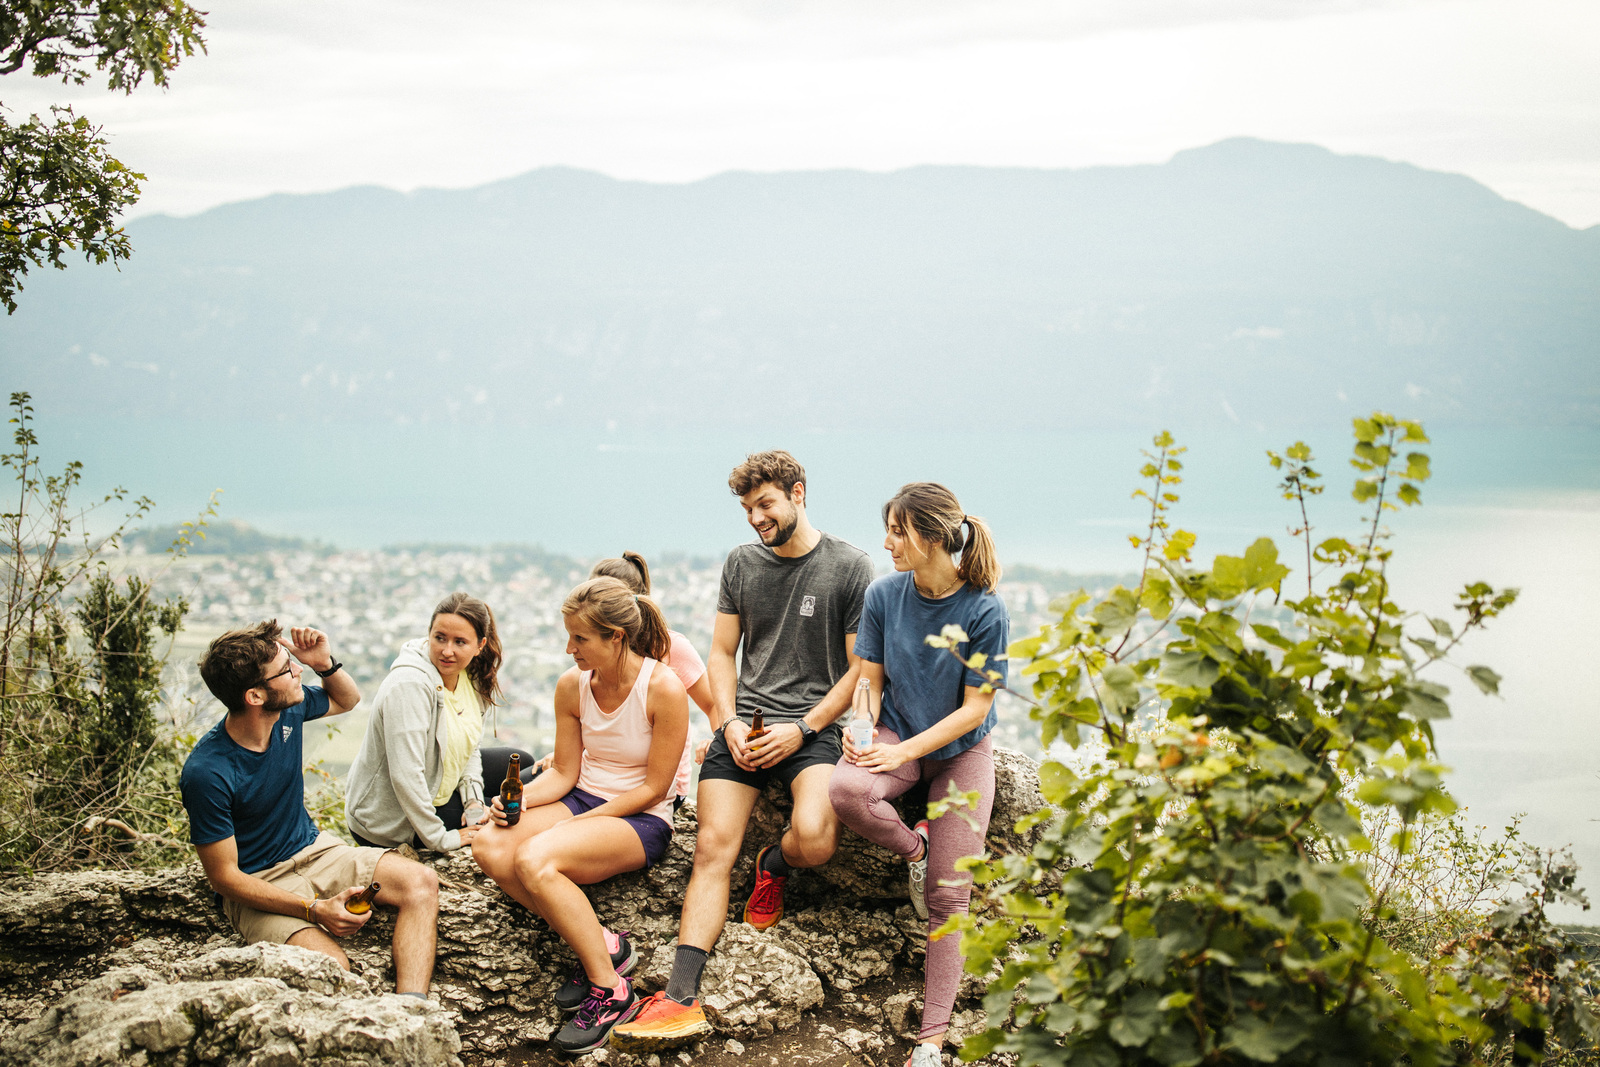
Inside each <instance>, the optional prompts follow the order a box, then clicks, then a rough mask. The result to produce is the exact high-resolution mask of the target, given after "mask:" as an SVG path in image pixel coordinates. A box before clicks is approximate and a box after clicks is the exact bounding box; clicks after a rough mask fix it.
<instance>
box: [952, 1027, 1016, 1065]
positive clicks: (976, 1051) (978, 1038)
mask: <svg viewBox="0 0 1600 1067" xmlns="http://www.w3.org/2000/svg"><path fill="white" fill-rule="evenodd" d="M1005 1038H1006V1032H1005V1031H1004V1030H1001V1029H998V1028H996V1027H990V1028H989V1029H987V1030H982V1031H979V1032H978V1033H976V1034H973V1035H971V1036H970V1037H968V1038H967V1039H966V1040H965V1041H963V1042H961V1062H963V1063H971V1062H972V1061H973V1060H981V1059H983V1057H985V1056H987V1055H989V1053H991V1052H993V1051H994V1050H995V1049H997V1048H999V1047H1000V1042H1002V1041H1004V1040H1005Z"/></svg>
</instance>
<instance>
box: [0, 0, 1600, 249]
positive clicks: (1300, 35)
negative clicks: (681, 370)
mask: <svg viewBox="0 0 1600 1067" xmlns="http://www.w3.org/2000/svg"><path fill="white" fill-rule="evenodd" d="M203 6H207V7H210V8H211V10H212V14H211V16H210V31H209V34H208V37H209V44H210V53H209V55H205V56H200V57H196V58H193V59H191V60H189V61H187V62H185V63H184V64H183V66H182V67H181V68H180V69H179V71H178V72H177V76H176V80H175V85H174V87H173V88H172V89H171V90H170V91H168V92H160V91H156V90H152V89H148V88H146V89H143V90H141V91H139V92H138V93H136V94H134V95H133V96H132V97H130V98H120V97H111V96H109V95H108V94H105V93H104V92H96V91H84V90H74V91H68V90H64V89H62V88H61V87H59V86H57V85H54V84H52V83H47V82H42V81H40V80H38V79H32V78H26V77H24V76H22V75H12V76H10V77H7V78H5V79H3V80H0V94H3V95H0V100H3V101H4V103H5V105H6V106H7V107H9V108H10V109H12V110H13V111H14V112H26V111H31V110H37V109H40V108H42V107H44V106H45V105H47V104H48V103H49V102H50V101H52V100H62V99H69V98H70V99H72V100H75V101H79V102H80V107H81V109H82V110H83V111H85V112H86V113H87V114H89V115H91V116H92V117H93V118H94V119H95V120H96V121H100V122H103V123H105V124H106V126H107V128H108V130H109V132H111V133H112V135H113V137H114V144H115V147H116V150H117V151H118V152H119V153H120V154H121V156H122V158H123V159H124V160H125V161H126V162H128V163H129V164H130V165H132V166H134V167H136V168H138V169H141V170H143V171H145V172H146V173H147V174H148V175H149V176H150V180H149V184H148V186H147V190H146V195H145V200H144V202H143V204H142V205H141V207H140V213H145V212H149V211H170V212H175V213H189V212H194V211H198V210H201V209H203V208H206V207H208V206H211V205H213V204H216V203H220V202H223V201H228V200H236V199H241V198H245V197H250V196H255V195H259V194H262V193H267V192H273V191H312V190H325V189H332V188H338V187H340V186H345V185H350V184H357V183H376V184H382V185H388V186H393V187H398V188H413V187H415V186H418V185H446V186H466V185H474V184H478V183H481V182H484V181H488V180H492V179H495V178H500V177H505V176H508V175H512V174H516V173H520V172H522V171H526V170H529V169H532V168H534V167H538V166H543V165H547V164H553V163H563V164H571V165H575V166H581V167H589V168H594V169H597V170H601V171H604V172H606V173H608V174H613V175H617V176H619V177H633V178H649V179H664V180H683V179H691V178H697V177H702V176H704V175H707V174H712V173H715V172H718V171H722V170H728V169H752V170H781V169H792V168H820V167H864V168H868V169H875V170H882V169H892V168H896V167H902V166H907V165H911V164H917V163H976V164H1012V165H1027V166H1050V167H1055V166H1084V165H1090V164H1097V163H1130V162H1159V161H1162V160H1165V159H1166V158H1168V157H1169V156H1170V155H1171V154H1172V153H1173V152H1174V151H1177V150H1179V149H1183V148H1189V147H1194V146H1196V145H1201V144H1207V143H1210V142H1212V141H1216V140H1219V139H1221V138H1224V137H1229V136H1234V135H1239V134H1247V135H1253V136H1258V137H1265V138H1271V139H1276V140H1290V141H1311V142H1316V143H1318V144H1322V145H1326V146H1328V147H1330V148H1332V149H1334V150H1336V151H1340V152H1356V153H1367V154H1373V155H1379V156H1384V157H1388V158H1391V159H1401V160H1406V161H1409V162H1413V163H1416V164H1419V165H1421V166H1424V167H1428V168H1433V169H1439V170H1449V171H1459V172H1463V173H1466V174H1469V175H1471V176H1473V177H1475V178H1477V179H1479V180H1480V181H1482V182H1484V183H1486V184H1487V185H1489V186H1490V187H1492V188H1494V189H1496V190H1497V191H1499V192H1501V193H1502V194H1504V195H1506V196H1509V197H1511V198H1513V199H1516V200H1520V201H1523V202H1524V203H1527V204H1530V205H1532V206H1534V207H1536V208H1538V209H1540V210H1542V211H1545V212H1548V213H1549V214H1552V215H1555V216H1556V217H1558V218H1560V219H1563V220H1565V221H1566V222H1568V223H1571V224H1573V225H1577V226H1588V225H1593V224H1595V223H1600V3H1596V2H1595V0H1514V2H1513V0H1450V2H1424V0H1054V2H1042V0H1009V2H1008V0H808V2H805V3H800V2H795V0H767V2H748V0H563V2H541V0H472V2H455V3H444V2H439V0H434V2H431V3H421V2H418V0H382V2H379V0H227V2H226V3H219V4H205V5H203Z"/></svg>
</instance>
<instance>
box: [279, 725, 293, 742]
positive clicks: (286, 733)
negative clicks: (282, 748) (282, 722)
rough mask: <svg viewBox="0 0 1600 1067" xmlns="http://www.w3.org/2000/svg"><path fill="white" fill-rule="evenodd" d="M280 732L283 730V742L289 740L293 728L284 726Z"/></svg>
mask: <svg viewBox="0 0 1600 1067" xmlns="http://www.w3.org/2000/svg"><path fill="white" fill-rule="evenodd" d="M282 730H283V739H284V740H285V741H287V740H289V735H290V734H292V733H294V727H293V726H284V727H282Z"/></svg>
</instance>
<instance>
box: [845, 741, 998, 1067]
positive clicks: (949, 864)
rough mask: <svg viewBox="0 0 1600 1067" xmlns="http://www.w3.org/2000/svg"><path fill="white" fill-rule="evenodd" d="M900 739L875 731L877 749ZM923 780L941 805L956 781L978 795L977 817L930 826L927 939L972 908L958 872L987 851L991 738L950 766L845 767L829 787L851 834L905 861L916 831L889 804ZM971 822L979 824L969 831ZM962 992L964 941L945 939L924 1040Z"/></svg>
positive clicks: (936, 958) (932, 978) (942, 1023)
mask: <svg viewBox="0 0 1600 1067" xmlns="http://www.w3.org/2000/svg"><path fill="white" fill-rule="evenodd" d="M899 741H900V738H899V737H898V736H897V735H896V734H895V732H894V731H893V730H891V729H889V728H888V727H886V726H879V727H878V743H879V744H890V745H893V744H898V743H899ZM919 781H923V782H927V783H928V799H929V800H930V801H932V800H941V799H943V798H944V797H945V796H946V795H947V794H948V793H949V790H950V786H949V784H948V783H950V782H954V783H955V786H956V788H957V789H959V790H961V791H962V792H976V793H977V794H978V808H977V810H976V811H964V810H962V809H954V810H951V811H949V812H946V813H945V814H944V815H943V816H941V817H940V818H938V819H935V820H934V821H933V822H931V823H930V824H929V825H928V882H927V886H928V932H929V933H932V932H933V931H934V930H937V929H938V928H939V927H941V926H943V925H944V921H945V920H946V919H948V918H949V917H950V916H952V915H959V914H961V913H963V912H965V911H966V910H967V906H968V905H969V904H970V903H971V902H972V876H971V875H970V874H968V873H967V872H966V871H959V872H958V871H957V870H956V860H958V859H960V858H961V857H963V856H976V855H979V854H980V853H982V852H983V838H984V835H985V834H986V833H987V832H988V830H989V812H990V811H991V810H992V809H993V808H994V745H993V744H992V743H991V742H990V740H989V738H987V737H985V738H984V739H983V740H982V741H980V742H978V743H977V744H976V745H973V746H972V747H971V748H969V749H967V750H966V751H965V752H962V753H959V754H957V755H955V756H952V757H950V758H949V759H930V758H927V757H924V758H923V759H920V760H912V761H911V762H909V763H904V764H902V765H900V766H899V767H897V768H895V769H894V770H892V771H885V772H883V773H881V774H873V773H872V772H871V771H867V770H863V769H861V768H860V767H857V766H856V765H855V764H853V763H846V762H845V761H844V760H842V759H841V760H840V761H839V764H838V766H836V767H834V769H833V778H832V779H831V780H830V781H829V782H828V799H829V800H831V801H832V802H833V810H834V811H836V812H838V814H839V819H840V821H841V822H843V823H844V824H845V825H846V826H848V827H850V829H852V830H854V831H855V832H856V833H858V834H860V835H861V836H862V837H864V838H866V839H867V840H868V841H871V842H872V843H873V844H876V845H882V846H883V847H884V848H886V849H888V850H889V851H890V852H893V853H895V854H896V855H898V856H904V857H906V858H907V859H909V858H910V857H912V856H914V855H916V853H917V844H918V842H917V834H916V831H914V830H912V829H911V828H910V827H908V826H906V824H905V823H903V822H901V821H900V813H899V812H897V811H895V810H894V805H893V804H891V803H889V802H890V801H891V800H893V799H894V798H895V797H898V796H900V795H901V794H902V793H905V792H907V791H908V790H909V789H910V788H911V787H912V786H914V785H916V784H917V783H918V782H919ZM962 815H967V816H968V817H970V818H972V819H973V820H974V821H975V822H976V823H977V825H976V827H974V826H972V825H969V824H968V822H967V820H966V819H964V818H962ZM960 985H961V938H959V937H956V936H951V937H943V938H940V939H939V940H938V941H932V942H929V944H928V961H927V989H926V992H925V993H924V995H923V998H922V1033H921V1034H920V1035H919V1038H918V1040H922V1041H926V1040H929V1039H930V1038H933V1037H936V1036H938V1035H939V1034H942V1033H944V1031H945V1030H946V1029H948V1028H949V1025H950V1011H951V1009H952V1008H953V1007H954V1006H955V1002H956V990H957V989H958V988H959V987H960Z"/></svg>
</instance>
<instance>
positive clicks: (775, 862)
mask: <svg viewBox="0 0 1600 1067" xmlns="http://www.w3.org/2000/svg"><path fill="white" fill-rule="evenodd" d="M761 869H762V870H763V871H766V872H767V873H768V874H770V875H772V876H773V877H774V878H787V877H789V870H790V867H789V861H788V860H786V859H784V858H783V844H782V843H781V842H780V843H778V844H776V845H773V846H772V847H771V848H769V849H767V851H766V853H765V854H764V855H762V857H761Z"/></svg>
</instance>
